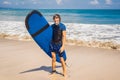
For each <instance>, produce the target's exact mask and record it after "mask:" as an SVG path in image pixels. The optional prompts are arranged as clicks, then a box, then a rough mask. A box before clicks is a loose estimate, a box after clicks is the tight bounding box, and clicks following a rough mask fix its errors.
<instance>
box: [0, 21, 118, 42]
mask: <svg viewBox="0 0 120 80" xmlns="http://www.w3.org/2000/svg"><path fill="white" fill-rule="evenodd" d="M50 24H52V22H50ZM65 25H66V27H67V39H71V40H82V41H101V42H109V41H111V42H114V43H117V44H120V25H118V24H112V25H109V24H108V25H107V24H104V25H103V24H79V23H65ZM2 33H3V34H7V35H13V36H14V35H17V36H18V37H19V39H22V38H24V36H30V35H29V34H28V32H27V30H26V28H25V24H24V22H22V21H21V22H20V21H0V34H2Z"/></svg>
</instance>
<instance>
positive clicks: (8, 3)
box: [3, 1, 11, 5]
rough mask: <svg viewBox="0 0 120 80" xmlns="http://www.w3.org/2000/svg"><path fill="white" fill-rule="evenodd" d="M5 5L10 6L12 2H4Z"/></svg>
mask: <svg viewBox="0 0 120 80" xmlns="http://www.w3.org/2000/svg"><path fill="white" fill-rule="evenodd" d="M3 4H7V5H10V4H11V2H9V1H4V2H3Z"/></svg>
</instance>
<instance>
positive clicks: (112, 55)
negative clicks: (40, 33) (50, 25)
mask: <svg viewBox="0 0 120 80" xmlns="http://www.w3.org/2000/svg"><path fill="white" fill-rule="evenodd" d="M66 51H67V57H68V59H67V64H68V67H67V77H66V78H64V77H63V76H62V75H61V73H62V68H61V64H60V63H57V69H56V70H57V73H56V74H52V75H51V73H50V72H51V58H49V57H48V56H47V55H46V54H45V53H44V52H43V51H42V50H41V49H40V48H39V47H38V45H37V44H36V43H35V42H34V41H17V40H7V39H0V80H120V51H118V50H109V49H100V48H90V47H81V46H75V45H66Z"/></svg>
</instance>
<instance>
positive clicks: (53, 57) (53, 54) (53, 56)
mask: <svg viewBox="0 0 120 80" xmlns="http://www.w3.org/2000/svg"><path fill="white" fill-rule="evenodd" d="M52 61H54V62H55V61H56V55H55V53H52Z"/></svg>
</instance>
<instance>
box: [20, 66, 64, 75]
mask: <svg viewBox="0 0 120 80" xmlns="http://www.w3.org/2000/svg"><path fill="white" fill-rule="evenodd" d="M60 67H61V66H56V68H60ZM51 69H52V68H51V66H41V67H38V68H34V69H29V70H26V71H23V72H20V74H23V73H29V72H35V71H42V70H43V71H46V72H49V73H51V72H52V70H51ZM56 73H57V74H60V75H62V74H61V73H59V72H56Z"/></svg>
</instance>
